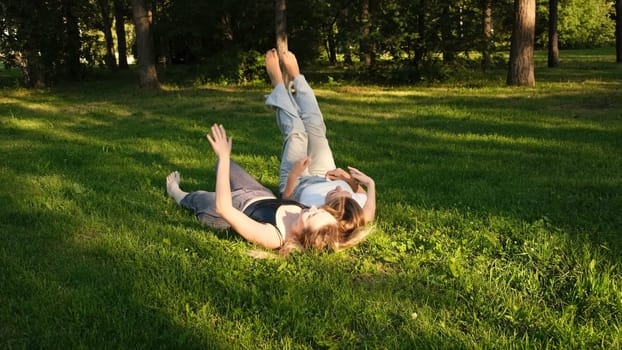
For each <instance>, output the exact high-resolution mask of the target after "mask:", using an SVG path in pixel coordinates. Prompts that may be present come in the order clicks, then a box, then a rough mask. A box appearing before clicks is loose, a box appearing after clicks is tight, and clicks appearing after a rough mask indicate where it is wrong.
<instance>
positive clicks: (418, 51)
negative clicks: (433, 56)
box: [415, 0, 427, 62]
mask: <svg viewBox="0 0 622 350" xmlns="http://www.w3.org/2000/svg"><path fill="white" fill-rule="evenodd" d="M426 5H427V4H426V0H420V3H419V9H420V11H419V13H418V14H417V34H419V38H418V39H417V42H416V43H415V62H419V61H420V60H422V59H423V57H424V56H425V54H426V40H425V37H426V35H425V14H426V12H427V8H426Z"/></svg>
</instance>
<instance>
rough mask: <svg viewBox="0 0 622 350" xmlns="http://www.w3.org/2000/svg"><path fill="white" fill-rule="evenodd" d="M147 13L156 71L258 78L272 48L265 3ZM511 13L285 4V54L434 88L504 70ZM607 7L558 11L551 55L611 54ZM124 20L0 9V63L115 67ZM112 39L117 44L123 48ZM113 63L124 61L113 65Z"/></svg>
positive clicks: (36, 68) (98, 0)
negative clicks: (200, 70)
mask: <svg viewBox="0 0 622 350" xmlns="http://www.w3.org/2000/svg"><path fill="white" fill-rule="evenodd" d="M148 4H149V7H150V8H151V9H152V10H153V13H152V23H151V29H152V34H153V39H154V40H153V44H154V51H155V54H156V56H157V63H158V64H159V65H161V66H169V65H179V64H185V65H202V66H204V67H211V68H213V69H215V71H210V72H205V73H204V74H203V76H202V77H200V79H205V80H209V79H218V80H227V81H229V80H232V81H231V82H240V81H247V80H253V79H256V78H257V76H256V74H255V73H254V72H255V70H256V68H255V67H256V66H257V64H258V63H257V62H255V61H254V60H255V59H259V58H260V57H261V53H262V52H264V51H265V50H267V49H269V48H272V47H274V46H275V44H276V43H275V23H274V20H275V18H274V14H275V12H274V4H275V3H274V1H254V0H253V1H252V0H210V1H194V0H151V1H148ZM512 4H513V1H512V0H498V1H490V0H457V1H449V0H308V1H288V3H287V34H288V46H289V48H290V49H291V50H292V51H294V52H296V53H297V55H299V56H300V57H303V58H304V61H305V62H309V61H312V60H315V59H321V60H326V61H328V62H330V63H331V64H342V65H347V66H349V68H350V69H349V70H348V72H352V73H351V74H355V75H356V78H358V79H374V80H380V81H385V80H390V81H396V80H397V81H400V82H417V81H421V80H434V79H443V78H444V77H445V76H447V75H448V74H449V73H448V72H450V71H451V70H450V67H452V66H454V65H473V66H475V65H479V64H481V62H482V57H484V60H485V64H486V67H490V66H491V65H494V64H499V65H501V66H505V65H506V64H507V62H506V61H505V58H503V57H505V54H506V53H507V52H508V50H509V48H510V37H511V33H512V22H513V19H514V10H513V5H512ZM537 4H538V10H537V11H538V12H537V17H536V20H537V22H536V42H535V45H536V46H537V47H539V48H545V47H546V44H547V41H548V0H538V1H537ZM613 4H614V2H613V1H612V0H564V1H560V7H559V25H558V32H559V46H560V48H562V49H563V48H578V47H592V46H601V45H611V44H613V38H614V26H615V21H614V16H613V8H614V7H613ZM486 13H488V17H486V16H485V14H486ZM130 16H131V11H130V5H129V1H128V0H48V1H43V0H3V1H2V2H1V3H0V36H1V40H0V59H2V60H3V61H4V63H5V64H7V65H11V66H18V67H20V68H21V69H22V71H23V74H24V80H25V82H26V83H27V84H28V85H31V86H37V85H40V86H42V85H48V84H50V83H53V82H54V81H56V80H58V79H79V78H81V77H83V76H84V74H85V73H86V72H87V71H88V68H89V67H93V66H97V65H105V66H108V67H115V66H116V64H119V66H124V64H123V63H122V62H123V61H124V59H125V53H124V52H125V51H124V50H123V48H124V47H126V46H127V47H128V48H133V50H129V52H128V54H136V51H135V44H134V42H133V36H131V35H130V33H125V32H124V31H123V30H122V29H123V28H124V26H123V24H124V23H131V20H130V18H131V17H130ZM486 18H488V20H486ZM486 21H488V22H486ZM119 24H122V25H121V26H119ZM487 24H488V27H486V25H487ZM111 26H112V27H114V28H110V27H111ZM486 28H488V29H486ZM120 36H121V37H122V38H121V39H127V44H125V43H122V46H123V47H122V48H119V46H118V43H120V42H121V41H122V40H119V39H120ZM113 51H114V52H113ZM113 53H116V54H117V56H119V55H120V56H122V57H119V58H118V60H119V62H118V63H117V62H116V61H115V58H114V57H113Z"/></svg>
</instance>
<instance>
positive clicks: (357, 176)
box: [348, 166, 374, 187]
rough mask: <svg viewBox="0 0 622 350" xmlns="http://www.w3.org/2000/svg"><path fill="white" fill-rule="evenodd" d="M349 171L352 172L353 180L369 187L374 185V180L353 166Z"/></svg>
mask: <svg viewBox="0 0 622 350" xmlns="http://www.w3.org/2000/svg"><path fill="white" fill-rule="evenodd" d="M348 170H350V176H352V178H353V179H354V180H356V182H358V183H360V184H361V185H364V186H366V187H368V186H370V185H373V184H374V179H372V178H371V177H369V176H367V175H365V174H364V173H363V172H362V171H360V170H358V169H356V168H353V167H351V166H349V167H348Z"/></svg>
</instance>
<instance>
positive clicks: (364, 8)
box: [359, 0, 372, 66]
mask: <svg viewBox="0 0 622 350" xmlns="http://www.w3.org/2000/svg"><path fill="white" fill-rule="evenodd" d="M361 25H362V30H361V41H360V44H359V47H360V53H359V58H360V60H361V62H363V63H365V65H366V66H369V65H371V61H372V57H371V38H370V33H371V22H370V19H369V0H363V2H362V4H361Z"/></svg>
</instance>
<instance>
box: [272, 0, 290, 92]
mask: <svg viewBox="0 0 622 350" xmlns="http://www.w3.org/2000/svg"><path fill="white" fill-rule="evenodd" d="M286 11H287V2H286V0H274V24H275V30H276V52H277V53H278V54H279V57H281V54H283V53H284V52H287V51H288V50H289V48H288V47H287V15H286V14H287V12H286ZM281 71H282V74H283V81H285V82H288V81H289V77H288V76H287V71H286V70H285V69H283V66H282V65H281Z"/></svg>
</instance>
